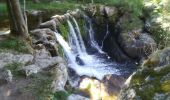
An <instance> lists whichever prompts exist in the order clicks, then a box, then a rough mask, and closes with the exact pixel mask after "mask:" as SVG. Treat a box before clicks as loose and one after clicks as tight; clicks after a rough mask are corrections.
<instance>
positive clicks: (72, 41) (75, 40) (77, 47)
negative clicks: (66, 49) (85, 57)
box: [67, 20, 82, 54]
mask: <svg viewBox="0 0 170 100" xmlns="http://www.w3.org/2000/svg"><path fill="white" fill-rule="evenodd" d="M67 23H68V26H69V28H70V32H69V33H70V34H69V41H70V45H71V46H72V49H73V50H74V51H75V52H76V53H77V54H80V53H82V52H81V49H80V44H79V41H78V38H77V35H76V32H75V30H74V27H73V25H72V23H71V22H70V21H69V20H67Z"/></svg>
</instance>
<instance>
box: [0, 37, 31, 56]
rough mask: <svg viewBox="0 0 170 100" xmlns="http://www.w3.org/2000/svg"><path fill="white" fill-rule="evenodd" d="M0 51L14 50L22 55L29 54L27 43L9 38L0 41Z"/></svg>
mask: <svg viewBox="0 0 170 100" xmlns="http://www.w3.org/2000/svg"><path fill="white" fill-rule="evenodd" d="M0 47H1V48H0V51H6V50H13V51H17V52H22V53H28V52H29V50H28V47H27V46H26V43H25V42H24V41H22V40H20V39H19V38H17V37H15V38H14V37H13V38H7V39H5V40H1V41H0Z"/></svg>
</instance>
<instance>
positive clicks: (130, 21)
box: [116, 12, 157, 58]
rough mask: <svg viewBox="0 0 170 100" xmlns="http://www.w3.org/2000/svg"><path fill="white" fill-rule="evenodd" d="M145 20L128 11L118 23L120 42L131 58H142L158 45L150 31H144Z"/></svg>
mask: <svg viewBox="0 0 170 100" xmlns="http://www.w3.org/2000/svg"><path fill="white" fill-rule="evenodd" d="M142 27H143V22H142V21H141V20H140V19H139V18H138V17H134V16H133V14H131V13H129V12H126V13H125V14H124V15H123V16H122V17H121V18H119V21H118V22H117V24H116V29H117V30H116V32H117V33H119V34H117V36H118V43H119V44H120V47H121V48H122V50H123V51H124V52H125V54H126V55H127V56H128V57H130V58H141V57H145V56H148V55H150V54H151V53H152V52H153V51H155V50H156V48H157V45H156V42H155V41H154V39H152V37H151V36H150V35H149V33H146V32H143V31H142Z"/></svg>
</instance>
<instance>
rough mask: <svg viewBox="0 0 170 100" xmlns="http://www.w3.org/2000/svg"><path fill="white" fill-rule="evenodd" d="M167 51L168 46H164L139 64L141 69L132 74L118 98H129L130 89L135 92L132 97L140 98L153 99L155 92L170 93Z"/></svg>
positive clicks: (169, 50)
mask: <svg viewBox="0 0 170 100" xmlns="http://www.w3.org/2000/svg"><path fill="white" fill-rule="evenodd" d="M169 52H170V48H166V49H164V50H159V51H157V52H155V53H154V54H152V55H151V56H150V57H149V59H148V60H147V61H146V62H144V64H143V65H142V66H141V69H138V70H137V71H136V72H135V73H134V74H133V75H132V77H131V79H130V83H129V84H128V85H127V87H125V88H124V89H123V90H122V91H124V92H122V93H121V95H120V97H119V98H120V99H122V98H124V97H125V98H127V99H130V97H129V96H130V95H129V94H128V93H129V92H128V90H131V89H134V90H135V93H136V94H135V95H134V96H133V98H137V97H139V98H140V99H142V100H144V99H146V100H153V99H154V98H155V95H156V94H157V93H160V94H162V95H167V94H168V93H170V60H169V58H168V57H169V56H170V53H169ZM165 58H166V59H165ZM155 59H156V60H155ZM156 96H157V95H156ZM164 97H165V96H163V97H162V98H164ZM167 97H168V96H167Z"/></svg>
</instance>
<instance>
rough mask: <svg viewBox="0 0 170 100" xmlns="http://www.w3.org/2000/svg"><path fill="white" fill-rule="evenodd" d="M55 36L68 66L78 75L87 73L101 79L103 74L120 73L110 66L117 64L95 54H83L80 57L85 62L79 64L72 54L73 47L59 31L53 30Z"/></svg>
mask: <svg viewBox="0 0 170 100" xmlns="http://www.w3.org/2000/svg"><path fill="white" fill-rule="evenodd" d="M55 36H56V38H57V41H58V42H59V44H60V45H61V46H62V48H63V49H64V52H65V54H66V56H67V58H68V60H69V62H68V65H69V67H70V68H72V69H73V70H75V71H76V73H77V74H78V75H87V76H90V77H96V78H98V79H100V80H101V79H103V77H104V76H105V75H108V74H117V75H119V74H120V73H119V72H118V70H117V69H116V68H113V67H112V66H117V64H116V63H108V62H105V60H104V59H103V58H99V57H98V56H96V55H85V56H83V57H84V58H82V61H83V62H85V64H84V65H79V64H78V63H77V61H76V55H75V54H74V52H73V49H72V48H71V47H70V46H69V44H68V43H67V42H66V41H65V40H64V38H63V37H62V36H61V35H60V34H59V33H56V32H55ZM71 38H72V37H71Z"/></svg>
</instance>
